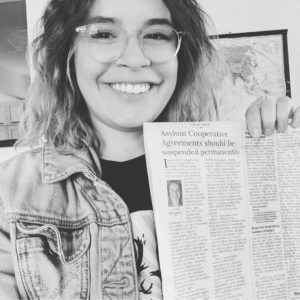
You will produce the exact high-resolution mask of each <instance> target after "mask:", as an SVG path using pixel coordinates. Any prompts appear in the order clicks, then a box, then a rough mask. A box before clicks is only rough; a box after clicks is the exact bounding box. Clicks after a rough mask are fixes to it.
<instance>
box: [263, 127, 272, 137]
mask: <svg viewBox="0 0 300 300" xmlns="http://www.w3.org/2000/svg"><path fill="white" fill-rule="evenodd" d="M273 132H274V130H273V129H270V128H267V129H265V131H264V134H265V135H266V136H269V135H272V134H273Z"/></svg>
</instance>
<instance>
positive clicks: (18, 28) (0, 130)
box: [0, 0, 30, 147]
mask: <svg viewBox="0 0 300 300" xmlns="http://www.w3.org/2000/svg"><path fill="white" fill-rule="evenodd" d="M0 24H1V26H0V147H7V146H12V145H13V144H14V142H15V141H16V140H17V139H18V138H19V137H20V133H19V123H20V119H21V116H22V114H23V110H24V98H25V95H26V93H27V90H28V86H29V83H30V76H29V68H28V66H27V62H26V58H25V56H26V49H27V21H26V3H25V0H19V1H0Z"/></svg>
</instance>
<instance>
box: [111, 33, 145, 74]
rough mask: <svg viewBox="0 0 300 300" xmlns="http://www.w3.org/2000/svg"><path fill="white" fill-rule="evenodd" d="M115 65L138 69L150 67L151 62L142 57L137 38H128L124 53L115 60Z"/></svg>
mask: <svg viewBox="0 0 300 300" xmlns="http://www.w3.org/2000/svg"><path fill="white" fill-rule="evenodd" d="M116 63H117V64H119V65H122V66H126V67H129V68H131V69H139V68H143V67H147V66H150V64H151V61H150V60H149V58H148V57H146V56H145V55H144V53H143V51H142V49H141V47H140V44H139V41H138V38H137V37H136V36H128V39H127V43H126V45H125V48H124V51H123V53H122V55H121V56H120V57H119V58H118V59H117V60H116Z"/></svg>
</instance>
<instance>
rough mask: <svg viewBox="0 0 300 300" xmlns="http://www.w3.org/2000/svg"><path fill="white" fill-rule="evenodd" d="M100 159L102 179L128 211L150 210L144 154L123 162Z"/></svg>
mask: <svg viewBox="0 0 300 300" xmlns="http://www.w3.org/2000/svg"><path fill="white" fill-rule="evenodd" d="M100 161H101V167H102V179H103V180H104V181H106V182H107V183H108V184H109V185H110V186H111V188H112V189H113V190H114V191H115V192H116V193H117V194H118V195H119V196H120V197H121V198H122V199H123V200H124V202H125V203H126V204H127V206H128V209H129V212H130V213H133V212H136V211H140V210H152V203H151V196H150V189H149V183H148V175H147V168H146V159H145V155H142V156H139V157H136V158H134V159H131V160H127V161H124V162H116V161H110V160H105V159H100Z"/></svg>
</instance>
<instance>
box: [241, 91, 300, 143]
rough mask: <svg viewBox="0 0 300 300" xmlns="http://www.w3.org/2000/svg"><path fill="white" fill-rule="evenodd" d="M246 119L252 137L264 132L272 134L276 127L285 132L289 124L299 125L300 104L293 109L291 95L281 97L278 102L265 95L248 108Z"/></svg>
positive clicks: (268, 134) (267, 134) (266, 134)
mask: <svg viewBox="0 0 300 300" xmlns="http://www.w3.org/2000/svg"><path fill="white" fill-rule="evenodd" d="M289 118H291V121H290V120H289ZM246 120H247V126H248V129H249V132H250V134H251V136H252V137H254V138H259V137H260V136H261V134H262V133H263V134H264V135H265V136H270V135H272V134H273V133H274V131H275V129H276V130H277V131H278V132H285V131H286V130H287V128H288V126H289V124H290V125H291V126H292V127H299V126H300V106H299V107H297V108H296V109H293V105H292V100H291V99H290V98H289V97H285V96H283V97H280V98H279V99H278V100H277V102H276V101H274V99H272V98H271V97H265V98H263V99H258V100H257V101H255V102H254V103H253V104H252V105H251V106H250V107H249V108H248V109H247V111H246ZM289 121H290V123H289Z"/></svg>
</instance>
